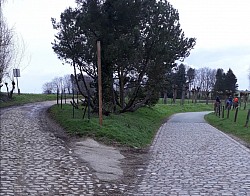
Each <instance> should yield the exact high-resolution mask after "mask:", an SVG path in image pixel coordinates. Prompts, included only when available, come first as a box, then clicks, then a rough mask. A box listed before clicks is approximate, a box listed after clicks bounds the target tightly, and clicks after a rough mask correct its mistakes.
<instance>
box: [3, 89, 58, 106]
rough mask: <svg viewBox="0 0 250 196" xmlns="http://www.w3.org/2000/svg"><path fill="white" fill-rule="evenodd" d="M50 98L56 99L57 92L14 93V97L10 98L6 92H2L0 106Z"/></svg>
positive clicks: (48, 99)
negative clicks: (48, 93) (47, 93)
mask: <svg viewBox="0 0 250 196" xmlns="http://www.w3.org/2000/svg"><path fill="white" fill-rule="evenodd" d="M50 100H56V94H50V95H46V94H20V95H18V94H13V97H12V99H8V98H7V95H6V93H0V108H3V107H8V106H14V105H23V104H26V103H33V102H40V101H50Z"/></svg>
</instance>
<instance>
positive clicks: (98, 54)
mask: <svg viewBox="0 0 250 196" xmlns="http://www.w3.org/2000/svg"><path fill="white" fill-rule="evenodd" d="M97 65H98V94H99V124H100V126H102V68H101V66H102V64H101V43H100V41H97Z"/></svg>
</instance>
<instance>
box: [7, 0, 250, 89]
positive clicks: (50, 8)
mask: <svg viewBox="0 0 250 196" xmlns="http://www.w3.org/2000/svg"><path fill="white" fill-rule="evenodd" d="M74 2H75V1H74V0H43V1H41V0H8V2H7V3H5V5H4V7H3V11H4V16H5V18H6V20H7V22H8V23H9V25H10V26H11V27H14V30H15V32H16V34H17V35H18V37H19V39H20V38H21V37H22V39H23V40H24V43H25V48H26V51H25V57H24V58H23V61H22V63H21V65H20V69H21V77H20V78H19V87H20V89H21V92H27V93H41V92H42V85H43V84H44V83H45V82H50V81H51V80H52V79H53V78H55V77H60V76H63V75H65V74H71V73H73V70H72V68H71V67H70V66H69V65H62V62H61V61H59V60H58V59H57V56H56V54H55V53H54V52H53V50H52V48H51V42H52V41H53V39H54V34H55V33H56V32H55V31H54V30H53V29H52V25H51V20H50V19H51V17H55V18H58V17H59V16H60V13H61V12H62V11H64V9H65V8H67V7H68V6H74V5H75V3H74ZM169 2H170V3H171V4H172V5H173V6H174V8H176V9H178V11H179V15H180V23H181V27H182V29H183V31H184V32H185V35H186V36H187V37H195V38H197V44H196V46H195V49H193V50H192V51H191V54H190V56H189V57H188V58H187V59H186V60H185V64H187V65H189V66H191V67H193V68H201V67H210V68H215V69H217V68H222V69H223V70H224V71H225V72H227V70H228V69H229V68H231V69H232V70H233V72H234V74H235V75H236V77H237V79H238V84H239V89H242V90H245V89H247V88H248V87H249V81H248V72H249V71H248V70H249V67H250V39H249V35H250V1H249V0H241V1H234V0H188V1H187V0H169ZM27 65H28V66H27Z"/></svg>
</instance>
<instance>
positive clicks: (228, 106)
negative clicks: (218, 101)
mask: <svg viewBox="0 0 250 196" xmlns="http://www.w3.org/2000/svg"><path fill="white" fill-rule="evenodd" d="M232 104H233V98H232V96H231V95H230V96H229V97H228V99H227V100H226V109H229V110H231V107H232Z"/></svg>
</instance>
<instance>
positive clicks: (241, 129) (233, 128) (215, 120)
mask: <svg viewBox="0 0 250 196" xmlns="http://www.w3.org/2000/svg"><path fill="white" fill-rule="evenodd" d="M248 108H249V107H247V109H246V110H243V107H242V108H239V110H238V117H237V119H236V122H234V118H235V110H231V111H230V113H229V118H227V111H225V116H224V118H222V117H220V118H219V117H218V116H216V115H215V114H214V113H211V114H208V115H206V117H205V119H206V120H207V121H208V122H209V123H210V124H211V125H213V126H214V127H217V128H218V129H220V130H221V131H223V132H225V133H228V134H233V135H234V136H236V137H238V138H240V139H242V140H243V141H245V142H247V143H248V144H249V145H250V128H249V127H250V122H249V127H245V123H246V118H247V113H248Z"/></svg>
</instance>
